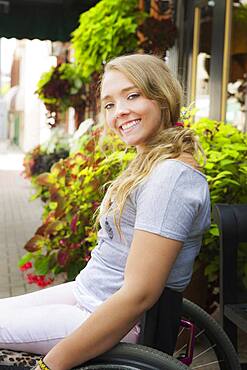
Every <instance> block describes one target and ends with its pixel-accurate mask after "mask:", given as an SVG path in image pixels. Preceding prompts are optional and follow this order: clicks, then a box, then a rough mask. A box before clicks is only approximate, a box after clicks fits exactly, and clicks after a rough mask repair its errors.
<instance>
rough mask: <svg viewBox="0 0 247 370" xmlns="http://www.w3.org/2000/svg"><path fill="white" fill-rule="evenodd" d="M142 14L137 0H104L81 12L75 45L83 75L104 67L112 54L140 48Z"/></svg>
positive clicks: (73, 43) (76, 56) (73, 34)
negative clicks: (138, 28) (139, 25)
mask: <svg viewBox="0 0 247 370" xmlns="http://www.w3.org/2000/svg"><path fill="white" fill-rule="evenodd" d="M143 18H144V13H142V12H140V10H139V9H138V2H137V0H128V1H122V0H102V1H100V2H99V3H98V4H97V5H95V6H94V7H92V8H91V9H89V10H88V11H87V12H85V13H82V14H81V16H80V25H79V27H78V28H77V29H76V30H75V31H74V32H73V33H72V46H73V48H74V50H75V59H76V61H77V63H78V64H79V66H80V68H81V71H82V74H83V76H84V77H86V78H88V77H89V76H90V75H91V74H92V73H93V72H95V71H101V70H102V66H103V64H102V63H103V62H104V61H108V60H109V59H110V58H112V57H115V56H118V55H121V54H126V53H130V52H133V51H135V50H137V41H138V40H137V36H136V29H137V26H138V20H141V19H143Z"/></svg>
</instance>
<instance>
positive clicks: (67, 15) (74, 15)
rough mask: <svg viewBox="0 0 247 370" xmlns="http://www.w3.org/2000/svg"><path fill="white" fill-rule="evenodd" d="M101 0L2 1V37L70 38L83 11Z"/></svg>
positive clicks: (0, 18)
mask: <svg viewBox="0 0 247 370" xmlns="http://www.w3.org/2000/svg"><path fill="white" fill-rule="evenodd" d="M98 2H99V0H0V37H6V38H11V37H15V38H17V39H24V38H26V39H35V38H37V39H40V40H51V41H69V40H70V38H71V36H70V34H71V32H72V31H73V30H74V29H75V28H77V26H78V25H79V16H80V14H81V13H83V12H85V11H87V10H88V9H89V8H91V7H93V6H94V5H95V4H96V3H98Z"/></svg>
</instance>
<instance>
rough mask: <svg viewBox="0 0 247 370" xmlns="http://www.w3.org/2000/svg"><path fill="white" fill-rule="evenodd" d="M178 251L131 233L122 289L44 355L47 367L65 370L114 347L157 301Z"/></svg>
mask: <svg viewBox="0 0 247 370" xmlns="http://www.w3.org/2000/svg"><path fill="white" fill-rule="evenodd" d="M181 247H182V243H181V242H178V241H175V240H171V239H167V238H164V237H161V236H159V235H156V234H152V233H150V232H146V231H141V230H135V232H134V238H133V242H132V245H131V249H130V254H129V256H128V260H127V264H126V270H125V279H124V284H123V287H122V288H121V289H120V290H119V291H118V292H116V293H115V294H114V295H113V296H112V297H110V298H109V299H107V301H106V302H104V303H103V304H102V305H101V306H100V307H99V308H98V309H97V310H96V311H95V312H94V313H93V314H92V315H91V316H90V317H89V318H88V319H87V320H86V321H85V322H84V323H83V324H82V325H81V326H80V327H79V328H78V329H77V330H75V331H74V332H73V333H72V334H71V335H69V336H68V337H66V338H65V339H63V340H62V341H61V342H60V343H58V344H57V345H56V346H55V347H54V348H53V349H52V350H51V351H50V352H49V353H48V354H47V355H46V357H45V359H44V361H45V362H46V364H47V366H49V367H50V368H51V369H52V370H68V369H71V368H72V367H73V366H76V365H79V364H81V363H84V362H85V361H87V360H89V359H91V358H94V357H96V356H97V355H99V354H101V353H103V352H105V351H107V350H108V349H110V348H112V347H113V346H114V345H115V344H117V343H118V342H119V341H120V340H121V339H122V338H123V337H124V336H125V335H126V334H127V333H128V332H129V331H130V330H131V328H132V327H133V326H134V325H135V324H136V323H137V322H138V320H139V319H140V317H141V316H142V314H143V313H144V312H145V311H146V310H147V309H149V308H150V307H151V306H152V305H153V304H154V303H155V302H156V301H157V299H158V298H159V296H160V294H161V293H162V290H163V289H164V286H165V282H166V280H167V277H168V275H169V272H170V270H171V267H172V265H173V263H174V262H175V260H176V257H177V255H178V253H179V251H180V249H181Z"/></svg>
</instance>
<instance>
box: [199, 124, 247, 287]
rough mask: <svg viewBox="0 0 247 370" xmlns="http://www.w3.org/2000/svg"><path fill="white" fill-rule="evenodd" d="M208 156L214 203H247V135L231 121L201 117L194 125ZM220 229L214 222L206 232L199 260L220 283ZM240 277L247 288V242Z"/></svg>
mask: <svg viewBox="0 0 247 370" xmlns="http://www.w3.org/2000/svg"><path fill="white" fill-rule="evenodd" d="M192 128H193V130H195V132H196V133H197V135H198V136H199V138H200V141H201V143H202V146H203V149H204V151H205V154H206V157H207V163H206V165H205V167H204V173H205V174H206V175H207V180H208V183H209V188H210V196H211V203H212V205H214V204H215V203H229V204H232V203H247V134H246V133H242V132H240V131H239V130H238V129H236V128H235V127H233V126H232V125H230V124H224V123H223V122H217V121H213V120H209V119H201V120H200V121H199V122H197V123H195V124H193V125H192ZM218 235H219V231H218V228H217V225H216V224H214V223H213V221H212V225H211V228H210V230H209V231H208V232H207V233H206V235H205V237H204V242H203V248H202V250H201V253H200V255H199V261H200V262H201V263H202V264H203V265H204V266H205V275H206V276H207V278H208V281H209V284H210V285H212V286H216V287H217V285H218V277H219V241H218ZM239 277H240V280H241V281H242V282H243V283H244V285H245V286H246V287H247V262H246V245H245V246H242V247H241V248H240V266H239Z"/></svg>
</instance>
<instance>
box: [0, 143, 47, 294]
mask: <svg viewBox="0 0 247 370" xmlns="http://www.w3.org/2000/svg"><path fill="white" fill-rule="evenodd" d="M0 144H1V145H0V298H4V297H9V296H13V295H19V294H24V293H26V292H31V291H34V290H37V289H39V288H38V287H36V286H34V285H29V284H26V283H25V281H24V278H23V274H22V273H21V272H20V271H19V268H18V266H17V264H18V260H19V258H20V257H21V256H22V255H23V254H25V250H24V249H23V246H24V245H25V243H26V242H27V241H28V240H29V239H30V238H31V237H32V236H33V234H34V232H35V230H36V229H37V227H38V226H39V225H40V223H41V213H42V206H41V202H40V201H39V200H36V201H32V202H30V201H29V198H30V195H31V186H30V182H29V181H28V180H25V179H24V178H23V177H22V176H21V171H22V160H23V153H21V152H20V150H19V149H17V148H16V147H13V146H11V147H8V146H7V145H5V143H0Z"/></svg>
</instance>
